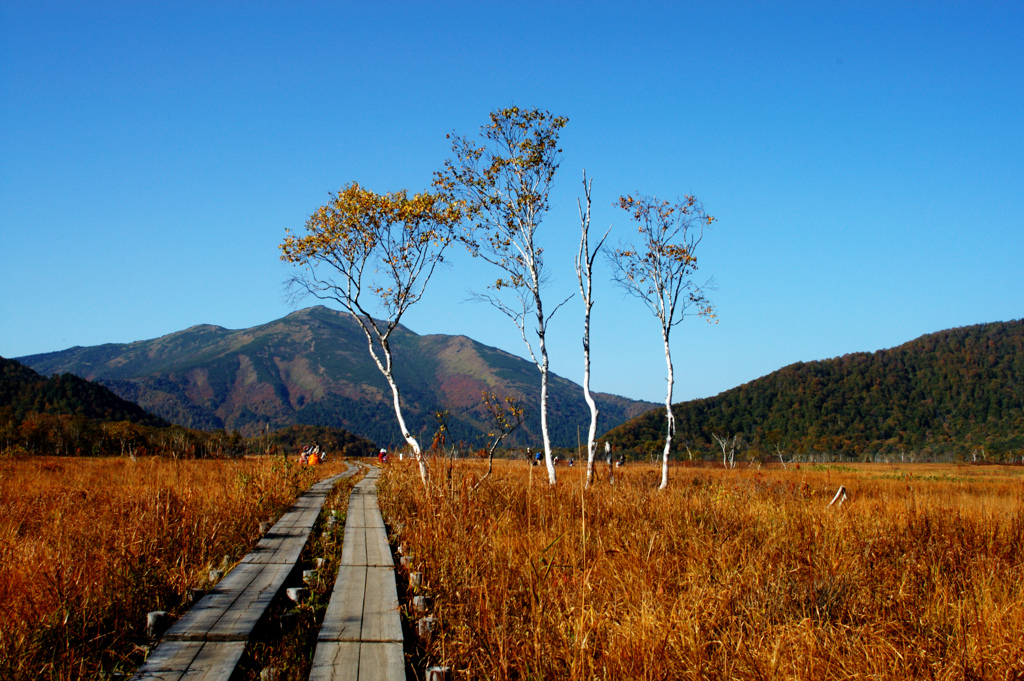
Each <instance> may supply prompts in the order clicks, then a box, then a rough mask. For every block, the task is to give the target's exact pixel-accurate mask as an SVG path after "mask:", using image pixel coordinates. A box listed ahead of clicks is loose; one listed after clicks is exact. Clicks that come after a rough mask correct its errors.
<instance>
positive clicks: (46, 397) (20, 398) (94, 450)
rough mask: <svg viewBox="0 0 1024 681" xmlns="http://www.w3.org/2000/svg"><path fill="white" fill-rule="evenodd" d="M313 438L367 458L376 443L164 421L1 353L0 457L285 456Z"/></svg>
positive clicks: (330, 434)
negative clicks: (253, 434)
mask: <svg viewBox="0 0 1024 681" xmlns="http://www.w3.org/2000/svg"><path fill="white" fill-rule="evenodd" d="M313 442H319V443H320V445H321V446H322V447H323V448H325V449H326V450H327V451H328V452H331V453H333V454H336V455H339V456H372V455H373V454H375V453H376V445H375V444H374V443H372V442H370V441H369V440H366V439H365V438H361V437H359V436H357V435H353V434H352V433H349V432H348V431H346V430H343V429H340V428H327V427H318V426H292V427H289V428H283V429H281V430H280V431H276V432H273V433H267V434H264V435H262V436H259V437H253V438H243V437H242V436H241V434H239V432H238V431H237V430H236V431H233V432H231V433H228V432H226V431H224V430H223V429H221V430H215V431H212V432H210V431H201V430H194V429H191V428H184V427H182V426H177V425H171V424H170V423H168V422H167V421H165V420H164V419H162V418H160V417H158V416H154V415H153V414H150V413H149V412H147V411H146V410H144V409H143V408H142V407H140V406H138V405H137V404H135V403H133V402H129V401H127V400H123V399H121V398H120V397H118V396H117V395H115V394H114V393H113V392H111V391H110V390H108V389H107V388H105V387H104V386H102V385H99V384H98V383H94V382H92V381H87V380H85V379H83V378H79V377H78V376H74V375H72V374H60V375H54V376H52V377H50V378H46V377H44V376H40V375H39V374H38V373H36V372H35V371H33V370H32V369H30V368H29V367H26V366H24V365H23V364H21V363H19V362H17V361H15V360H11V359H5V358H3V357H0V455H6V456H16V455H18V454H47V455H56V456H90V455H95V456H100V455H102V456H130V457H136V456H144V455H147V454H162V455H168V456H174V457H180V458H206V457H220V456H241V455H244V454H278V453H282V454H289V455H290V454H292V453H296V454H297V453H298V448H299V447H300V446H301V445H304V444H312V443H313Z"/></svg>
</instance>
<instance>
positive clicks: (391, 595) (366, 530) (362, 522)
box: [309, 468, 405, 681]
mask: <svg viewBox="0 0 1024 681" xmlns="http://www.w3.org/2000/svg"><path fill="white" fill-rule="evenodd" d="M378 477H380V469H379V468H371V469H370V471H369V472H368V473H367V474H366V477H364V478H363V479H362V480H360V481H359V484H357V485H356V486H355V487H354V488H353V489H352V494H351V496H350V497H349V503H348V514H347V515H346V517H345V539H344V542H343V543H342V546H341V566H340V567H339V568H338V577H337V579H336V580H335V583H334V591H333V592H332V593H331V601H330V603H329V604H328V605H327V612H326V613H325V614H324V622H323V624H322V625H321V626H320V635H319V636H318V637H317V644H316V654H315V655H314V657H313V668H312V670H311V671H310V674H309V679H310V681H402V680H403V679H405V656H404V654H403V643H402V640H403V639H402V621H401V619H400V617H399V614H398V590H397V588H396V586H395V564H394V560H393V559H392V557H391V548H390V547H389V546H388V537H387V533H386V531H385V529H384V520H383V518H381V515H380V506H379V504H378V503H377V478H378Z"/></svg>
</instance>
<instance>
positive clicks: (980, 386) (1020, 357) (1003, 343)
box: [605, 320, 1024, 458]
mask: <svg viewBox="0 0 1024 681" xmlns="http://www.w3.org/2000/svg"><path fill="white" fill-rule="evenodd" d="M672 412H673V414H674V416H675V418H676V425H677V433H678V435H679V444H678V446H677V447H676V448H675V451H676V453H677V456H678V455H679V453H680V452H681V453H682V456H684V457H685V456H687V454H686V446H690V447H691V448H699V449H702V450H705V451H707V450H713V449H715V447H714V446H713V443H714V440H713V437H714V435H715V434H718V435H721V436H725V437H729V438H732V437H733V436H735V435H740V436H741V439H742V441H743V442H745V443H746V448H747V449H748V450H753V451H754V453H756V452H758V451H760V452H761V453H763V454H765V455H767V454H770V453H773V452H777V449H776V447H778V449H781V450H782V451H783V452H787V453H790V454H792V453H814V452H827V453H832V454H839V455H844V456H847V457H862V456H864V455H866V454H871V453H880V452H882V453H884V452H892V453H898V452H900V451H907V452H911V451H913V452H916V453H919V454H923V455H925V456H937V455H943V454H959V455H962V454H965V453H968V452H975V455H976V454H977V453H978V452H981V455H982V456H985V457H986V458H987V457H997V458H998V457H1002V456H1005V455H1006V454H1007V453H1010V452H1019V451H1020V450H1022V449H1024V320H1017V321H1011V322H998V323H992V324H981V325H977V326H966V327H961V328H956V329H949V330H946V331H940V332H938V333H932V334H928V335H926V336H922V337H920V338H918V339H916V340H913V341H910V342H909V343H905V344H903V345H900V346H898V347H895V348H891V349H888V350H879V351H877V352H873V353H866V352H862V353H853V354H849V355H844V356H842V357H837V358H834V359H828V360H822V361H814V362H799V363H797V364H792V365H790V366H787V367H784V368H782V369H780V370H778V371H776V372H774V373H771V374H769V375H767V376H764V377H762V378H759V379H757V380H754V381H751V382H750V383H746V384H744V385H741V386H739V387H736V388H733V389H732V390H728V391H726V392H723V393H721V394H719V395H717V396H715V397H709V398H706V399H701V400H693V401H691V402H683V403H679V404H676V405H674V406H673V409H672ZM664 422H665V410H664V408H661V409H656V410H654V411H651V412H648V413H647V414H644V415H643V416H640V417H639V418H636V419H633V420H632V421H629V422H628V423H625V424H623V425H621V426H619V427H617V428H615V429H613V430H612V431H610V432H609V433H607V434H606V436H605V438H606V439H607V440H608V441H610V442H611V443H612V444H613V445H614V446H616V447H618V448H623V449H631V450H633V451H636V452H646V451H648V450H651V449H653V448H654V447H656V445H657V443H658V441H659V438H661V437H663V436H662V431H663V430H664Z"/></svg>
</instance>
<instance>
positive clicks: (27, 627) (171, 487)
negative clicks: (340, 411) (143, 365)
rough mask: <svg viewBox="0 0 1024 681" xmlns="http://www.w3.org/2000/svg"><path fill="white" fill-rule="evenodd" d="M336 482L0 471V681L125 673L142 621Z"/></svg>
mask: <svg viewBox="0 0 1024 681" xmlns="http://www.w3.org/2000/svg"><path fill="white" fill-rule="evenodd" d="M334 466H343V464H335V465H334ZM339 470H340V468H339ZM332 472H335V471H334V467H333V466H326V467H321V468H319V469H317V470H310V469H306V468H302V469H300V468H299V467H297V466H294V465H291V464H289V463H287V462H285V461H284V460H283V459H281V458H273V459H270V458H263V459H250V460H231V461H226V460H219V461H173V460H168V459H162V458H143V459H139V460H138V461H135V462H132V461H129V460H125V459H81V458H74V459H69V458H42V457H40V458H27V459H21V460H3V461H0V508H2V509H3V513H2V515H0V603H3V606H4V613H3V621H2V624H0V678H3V679H19V680H20V679H77V678H96V677H97V676H98V675H99V674H100V673H101V672H106V671H115V670H128V671H130V670H131V669H133V668H134V667H135V666H136V665H137V664H138V663H139V661H140V660H141V657H142V652H143V650H142V648H141V647H140V645H141V644H144V643H145V637H144V625H145V615H146V612H148V611H150V610H168V611H171V612H177V611H179V610H180V609H181V608H182V607H183V606H182V604H183V602H184V600H185V596H186V594H187V591H188V589H189V588H190V587H202V586H204V583H205V581H206V580H207V579H208V577H207V575H208V571H209V569H210V568H211V567H219V566H220V564H221V563H222V561H223V560H225V557H227V559H228V560H229V561H234V560H237V559H239V558H240V557H241V556H242V555H244V554H245V553H246V552H247V551H248V550H249V548H251V546H252V545H254V543H255V542H256V541H257V540H258V537H259V522H260V521H261V520H269V519H271V518H272V517H273V516H275V515H276V514H278V513H280V512H281V511H282V510H284V509H285V508H286V507H287V506H288V505H289V504H291V502H292V501H293V500H294V499H295V497H296V496H297V494H298V493H299V492H301V491H302V490H303V489H305V488H306V487H308V486H309V484H311V483H312V481H313V479H314V478H319V477H322V476H324V475H327V474H329V473H332Z"/></svg>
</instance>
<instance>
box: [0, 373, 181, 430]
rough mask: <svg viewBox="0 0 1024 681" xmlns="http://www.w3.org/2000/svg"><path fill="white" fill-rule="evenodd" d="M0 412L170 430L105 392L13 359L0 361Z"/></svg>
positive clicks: (18, 417) (19, 417)
mask: <svg viewBox="0 0 1024 681" xmlns="http://www.w3.org/2000/svg"><path fill="white" fill-rule="evenodd" d="M0 409H4V410H5V411H9V412H10V414H9V415H10V416H11V417H13V418H14V419H15V420H18V421H21V420H22V419H23V418H24V417H25V416H26V415H27V414H29V413H32V412H34V413H37V414H48V415H51V416H57V415H68V416H82V417H84V418H87V419H94V420H97V421H129V422H131V423H137V424H139V425H144V426H156V427H162V426H169V425H170V424H169V423H168V422H167V421H165V420H164V419H162V418H160V417H158V416H154V415H153V414H150V413H149V412H147V411H146V410H145V409H143V408H142V407H140V406H139V405H137V404H135V403H133V402H129V401H128V400H124V399H122V398H120V397H118V396H117V395H115V394H114V393H113V392H112V391H111V390H109V389H108V388H106V387H104V386H102V385H100V384H98V383H94V382H92V381H87V380H85V379H82V378H79V377H78V376H75V375H73V374H70V373H63V374H59V375H57V374H55V375H53V376H51V377H50V378H46V377H45V376H40V375H39V374H38V373H36V372H35V371H33V370H32V369H30V368H29V367H27V366H25V365H24V364H22V363H20V362H17V361H15V360H13V359H5V358H3V357H0Z"/></svg>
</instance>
